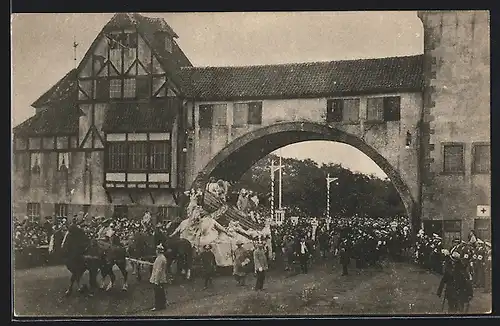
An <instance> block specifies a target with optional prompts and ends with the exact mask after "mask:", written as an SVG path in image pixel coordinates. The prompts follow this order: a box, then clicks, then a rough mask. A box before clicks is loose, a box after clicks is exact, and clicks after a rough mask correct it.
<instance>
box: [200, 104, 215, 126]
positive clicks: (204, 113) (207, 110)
mask: <svg viewBox="0 0 500 326" xmlns="http://www.w3.org/2000/svg"><path fill="white" fill-rule="evenodd" d="M199 110H200V120H199V125H200V128H211V127H212V116H213V106H212V105H200V106H199Z"/></svg>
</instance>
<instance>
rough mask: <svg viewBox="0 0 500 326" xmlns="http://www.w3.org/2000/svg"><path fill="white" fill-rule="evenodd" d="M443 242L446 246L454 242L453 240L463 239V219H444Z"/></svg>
mask: <svg viewBox="0 0 500 326" xmlns="http://www.w3.org/2000/svg"><path fill="white" fill-rule="evenodd" d="M443 231H444V234H443V235H444V236H443V242H444V244H445V246H446V247H449V246H451V245H452V244H453V240H455V239H459V240H461V239H462V221H461V220H445V221H443Z"/></svg>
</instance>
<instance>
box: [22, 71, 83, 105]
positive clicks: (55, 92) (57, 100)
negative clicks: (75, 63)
mask: <svg viewBox="0 0 500 326" xmlns="http://www.w3.org/2000/svg"><path fill="white" fill-rule="evenodd" d="M77 92H78V89H77V87H76V69H72V70H70V71H69V72H68V73H67V74H66V75H65V76H64V77H63V78H61V79H60V80H59V81H58V82H57V83H56V84H55V85H54V86H52V87H51V88H50V89H49V90H48V91H46V92H45V93H44V94H43V95H42V96H40V97H39V98H38V99H37V100H36V101H35V102H34V103H33V104H31V106H32V107H34V108H41V107H44V106H51V107H54V106H58V105H61V103H63V102H67V101H71V100H73V99H76V97H77V96H78V93H77Z"/></svg>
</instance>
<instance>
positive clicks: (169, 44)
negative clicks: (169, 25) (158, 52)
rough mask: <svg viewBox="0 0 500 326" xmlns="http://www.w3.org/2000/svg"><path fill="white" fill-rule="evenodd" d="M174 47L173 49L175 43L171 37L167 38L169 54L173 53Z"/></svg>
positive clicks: (166, 48)
mask: <svg viewBox="0 0 500 326" xmlns="http://www.w3.org/2000/svg"><path fill="white" fill-rule="evenodd" d="M172 47H173V41H172V38H171V37H170V36H166V37H165V50H166V51H167V52H168V53H172Z"/></svg>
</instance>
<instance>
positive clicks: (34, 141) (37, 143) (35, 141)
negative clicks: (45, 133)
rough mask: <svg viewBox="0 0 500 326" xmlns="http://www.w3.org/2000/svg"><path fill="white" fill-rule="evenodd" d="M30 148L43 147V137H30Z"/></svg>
mask: <svg viewBox="0 0 500 326" xmlns="http://www.w3.org/2000/svg"><path fill="white" fill-rule="evenodd" d="M28 142H29V149H40V148H42V139H41V138H38V137H37V138H29V139H28Z"/></svg>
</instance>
